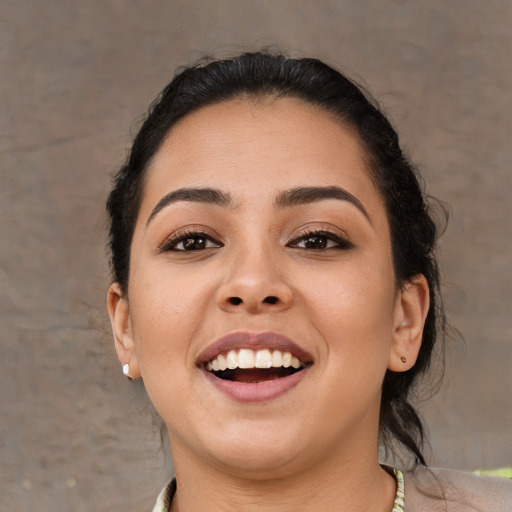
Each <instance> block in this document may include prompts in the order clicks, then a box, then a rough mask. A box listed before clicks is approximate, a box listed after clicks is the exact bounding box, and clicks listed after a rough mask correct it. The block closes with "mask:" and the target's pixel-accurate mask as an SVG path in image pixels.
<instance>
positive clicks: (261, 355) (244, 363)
mask: <svg viewBox="0 0 512 512" xmlns="http://www.w3.org/2000/svg"><path fill="white" fill-rule="evenodd" d="M290 366H291V367H292V368H300V367H301V366H304V365H303V363H302V362H301V361H300V359H299V358H297V357H295V356H293V355H292V354H291V353H290V352H281V351H280V350H273V351H272V352H270V350H268V349H266V348H265V349H262V350H250V349H248V348H242V349H240V350H230V351H229V352H228V353H227V354H219V355H218V356H217V357H215V358H213V359H210V361H208V362H207V363H206V369H207V370H208V371H209V372H211V371H212V370H213V371H214V372H217V371H219V370H221V371H224V370H235V369H237V368H243V369H250V368H281V367H284V368H289V367H290Z"/></svg>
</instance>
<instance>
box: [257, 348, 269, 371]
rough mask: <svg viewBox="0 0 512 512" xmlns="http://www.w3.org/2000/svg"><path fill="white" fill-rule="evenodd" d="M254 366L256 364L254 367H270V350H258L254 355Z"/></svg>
mask: <svg viewBox="0 0 512 512" xmlns="http://www.w3.org/2000/svg"><path fill="white" fill-rule="evenodd" d="M254 366H256V368H272V356H271V355H270V350H266V349H265V350H258V351H257V352H256V356H255V357H254Z"/></svg>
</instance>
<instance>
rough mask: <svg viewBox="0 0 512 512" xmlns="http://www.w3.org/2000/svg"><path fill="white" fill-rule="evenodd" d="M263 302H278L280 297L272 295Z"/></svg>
mask: <svg viewBox="0 0 512 512" xmlns="http://www.w3.org/2000/svg"><path fill="white" fill-rule="evenodd" d="M263 302H266V303H267V304H277V303H278V302H279V298H278V297H274V296H273V295H270V296H269V297H265V299H263Z"/></svg>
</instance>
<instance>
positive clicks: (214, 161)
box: [109, 99, 421, 474]
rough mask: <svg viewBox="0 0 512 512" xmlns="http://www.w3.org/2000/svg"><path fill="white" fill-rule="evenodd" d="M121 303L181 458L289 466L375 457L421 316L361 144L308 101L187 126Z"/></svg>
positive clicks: (220, 108) (145, 213)
mask: <svg viewBox="0 0 512 512" xmlns="http://www.w3.org/2000/svg"><path fill="white" fill-rule="evenodd" d="M409 309H410V308H409ZM109 310H110V312H111V316H112V318H113V325H114V331H115V337H116V345H117V351H118V354H119V357H120V359H121V362H122V363H126V362H129V363H130V367H131V375H132V376H133V377H137V376H139V375H141V376H142V378H143V380H144V385H145V387H146V388H147V391H148V393H149V396H150V398H151V400H152V402H153V403H154V405H155V407H156V408H157V410H158V412H159V413H160V415H161V416H162V418H163V419H164V421H165V423H166V424H167V427H168V430H169V435H170V440H171V447H172V449H173V454H174V457H175V462H176V464H179V458H180V457H182V456H183V457H188V458H189V459H190V458H191V457H192V458H195V459H196V460H200V461H201V462H202V463H211V464H214V465H216V466H217V467H222V468H231V469H232V470H236V471H245V472H248V473H257V472H258V471H260V470H263V469H264V470H265V471H266V474H269V472H271V471H275V473H276V474H285V473H286V472H287V471H292V470H297V469H298V468H304V467H307V466H308V465H311V464H315V463H316V461H318V460H320V459H321V458H324V460H325V458H326V457H341V456H343V454H345V455H346V454H347V453H349V452H347V450H348V449H351V450H353V449H354V447H356V449H357V451H358V452H360V453H361V450H362V451H364V450H372V451H373V450H374V451H376V446H377V432H378V415H379V404H380V393H381V384H382V380H383V377H384V374H385V371H386V368H387V367H391V368H393V369H395V367H396V368H398V367H399V365H400V364H401V365H402V366H403V367H404V368H403V369H404V370H405V369H407V368H409V367H410V366H412V364H413V362H414V361H413V359H414V357H415V356H414V353H413V352H414V350H413V352H412V353H411V354H409V353H407V354H406V355H407V357H409V362H408V363H406V364H404V363H400V362H397V361H399V359H400V356H401V355H403V353H400V351H401V350H402V349H403V350H405V351H406V348H404V347H405V346H406V345H405V344H404V340H403V338H404V337H407V335H404V333H403V330H404V329H405V327H404V325H406V324H407V322H408V316H407V315H408V313H409V310H408V308H407V301H406V300H404V293H403V292H402V291H400V290H398V289H397V287H396V285H395V276H394V273H393V264H392V257H391V242H390V230H389V226H388V220H387V216H386V211H385V208H384V205H383V202H382V198H381V196H380V194H379V192H378V191H377V190H376V188H375V186H374V184H373V182H372V180H371V179H370V177H369V173H368V170H367V168H366V165H365V161H364V157H363V153H362V149H361V147H360V144H359V142H358V140H357V138H356V137H355V135H354V134H353V132H352V131H351V130H349V129H347V128H345V127H344V126H343V125H341V124H340V123H339V122H338V121H337V120H335V119H334V118H332V117H330V116H329V115H328V114H326V113H324V112H322V111H320V110H318V109H315V108H314V107H312V106H310V105H307V104H305V103H303V102H301V101H299V100H296V99H278V100H271V99H264V100H259V101H249V100H233V101H228V102H224V103H221V104H217V105H214V106H209V107H205V108H203V109H201V110H199V111H197V112H195V113H192V114H191V115H188V116H187V117H185V118H184V119H183V120H182V121H180V122H179V124H178V125H176V126H175V127H174V128H173V129H172V131H171V133H170V135H169V136H168V138H167V140H166V141H165V143H164V144H163V146H162V148H161V149H160V150H159V151H158V153H157V154H156V156H155V158H154V160H153V161H152V163H151V165H150V168H149V170H148V173H147V178H146V182H145V186H144V193H143V197H142V203H141V207H140V212H139V216H138V219H137V223H136V228H135V232H134V237H133V242H132V247H131V260H130V275H129V294H128V298H126V297H123V296H122V294H121V293H120V292H119V290H118V288H116V286H113V287H112V288H111V291H110V295H109ZM409 334H410V333H409ZM420 334H421V333H420ZM418 346H419V345H418ZM411 359H412V360H411ZM255 366H256V367H260V368H255ZM286 366H288V368H285V367H286ZM294 366H299V368H297V369H295V368H293V367H294ZM226 367H227V370H225V371H222V370H223V369H224V368H226ZM235 367H236V369H231V370H229V368H235ZM216 370H218V371H216ZM349 447H350V448H349Z"/></svg>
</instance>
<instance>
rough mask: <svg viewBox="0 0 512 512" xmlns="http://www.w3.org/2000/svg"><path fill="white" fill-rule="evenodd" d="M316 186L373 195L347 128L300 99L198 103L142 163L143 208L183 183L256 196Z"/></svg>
mask: <svg viewBox="0 0 512 512" xmlns="http://www.w3.org/2000/svg"><path fill="white" fill-rule="evenodd" d="M318 185H321V186H329V185H339V186H343V187H345V188H347V189H349V191H350V192H352V193H353V194H355V195H358V196H362V199H363V200H364V198H365V196H368V195H374V196H375V194H377V195H379V194H378V192H377V191H376V189H375V187H374V185H373V181H372V180H371V178H370V173H369V171H368V168H367V164H366V159H365V155H364V152H363V149H362V147H361V144H360V142H359V139H358V137H357V135H356V134H355V132H354V130H353V129H351V128H350V127H348V126H346V125H344V124H343V123H342V122H341V121H340V120H339V119H337V118H336V117H334V116H333V115H332V114H330V113H327V112H326V111H324V110H322V109H321V108H318V107H315V106H313V105H310V104H308V103H305V102H303V101H302V100H299V99H295V98H277V99H276V98H272V97H270V98H259V99H236V100H229V101H225V102H222V103H218V104H215V105H211V106H207V107H203V108H201V109H199V110H197V111H195V112H193V113H191V114H189V115H187V116H186V117H185V118H183V119H182V120H181V121H179V122H178V123H177V124H176V125H175V126H174V127H173V128H172V129H171V131H170V133H169V134H168V136H167V138H166V140H165V141H164V143H163V145H162V147H161V148H160V149H159V151H158V152H157V153H156V155H155V157H154V159H153V161H152V162H151V165H150V166H149V169H148V173H147V175H146V183H145V187H144V188H145V190H144V195H143V204H142V206H143V208H144V203H148V202H149V203H153V206H154V203H155V202H157V201H158V200H159V199H160V198H161V197H162V196H163V195H165V194H166V193H168V192H169V191H171V190H173V189H178V188H182V187H193V186H202V187H204V186H213V187H215V188H222V189H228V190H229V191H230V192H232V193H233V195H234V196H236V195H238V194H242V195H244V196H250V195H253V196H254V195H258V196H259V198H260V199H262V198H263V197H265V196H267V195H268V196H270V195H273V194H274V193H275V192H276V191H278V190H286V189H289V188H293V187H297V186H318ZM146 206H147V207H148V208H150V207H151V205H150V204H149V205H146ZM140 213H141V215H142V216H144V212H143V211H141V212H140Z"/></svg>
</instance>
